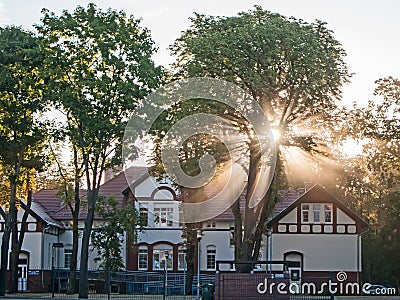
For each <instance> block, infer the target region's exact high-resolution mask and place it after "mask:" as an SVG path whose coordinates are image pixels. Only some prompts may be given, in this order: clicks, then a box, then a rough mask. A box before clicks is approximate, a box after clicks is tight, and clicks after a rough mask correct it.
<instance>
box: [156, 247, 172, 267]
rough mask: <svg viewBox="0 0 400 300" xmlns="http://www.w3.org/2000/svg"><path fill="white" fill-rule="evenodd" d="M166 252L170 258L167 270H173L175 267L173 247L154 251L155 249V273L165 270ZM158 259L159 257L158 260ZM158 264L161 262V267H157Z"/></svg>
mask: <svg viewBox="0 0 400 300" xmlns="http://www.w3.org/2000/svg"><path fill="white" fill-rule="evenodd" d="M165 252H168V258H167V261H166V263H167V270H168V271H170V270H173V267H174V257H173V256H174V255H173V254H174V253H173V249H172V247H171V249H162V248H160V249H154V248H153V253H152V255H153V270H155V271H162V270H165ZM156 257H158V258H157V259H156ZM156 262H159V266H158V267H157V266H156Z"/></svg>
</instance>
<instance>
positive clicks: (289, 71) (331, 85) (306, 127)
mask: <svg viewBox="0 0 400 300" xmlns="http://www.w3.org/2000/svg"><path fill="white" fill-rule="evenodd" d="M191 21H192V24H191V27H190V28H189V29H188V30H186V31H184V32H183V33H182V35H181V37H180V38H179V39H177V40H176V41H175V43H174V44H173V45H172V46H171V49H172V52H173V54H175V55H176V56H177V61H176V63H175V65H174V67H175V74H176V77H178V78H181V77H189V76H190V77H192V76H209V77H215V78H219V79H224V80H227V81H229V82H232V83H234V84H237V85H238V86H240V87H241V88H243V89H244V90H245V91H247V92H248V93H249V94H250V95H251V96H252V97H253V99H254V100H256V101H257V102H258V103H259V104H260V105H261V106H262V108H263V109H264V112H265V114H266V115H267V116H268V118H269V121H270V123H271V125H272V127H274V128H275V129H276V130H277V132H279V134H280V136H281V138H280V139H277V146H278V151H279V153H278V158H280V159H282V155H281V151H282V150H283V149H285V148H287V147H291V146H296V147H299V148H300V149H302V150H304V151H307V152H316V151H322V150H319V149H318V146H321V145H322V144H323V143H322V141H323V140H324V138H325V137H326V136H325V133H326V130H327V129H326V128H325V129H323V126H325V125H328V124H329V122H327V121H328V120H329V118H330V116H331V115H332V114H334V113H335V112H336V108H337V107H336V100H338V99H340V94H341V87H342V84H343V83H345V82H347V81H348V79H349V77H350V75H349V73H348V70H347V67H346V64H345V62H344V56H345V51H344V50H343V48H342V47H341V44H340V43H339V42H338V41H337V40H336V39H335V38H334V36H333V34H332V32H331V31H330V30H329V29H328V28H327V27H326V24H325V23H323V22H320V21H316V22H315V23H307V22H305V21H303V20H299V19H295V18H293V17H291V18H287V17H284V16H282V15H279V14H275V13H271V12H269V11H265V10H263V9H262V8H260V7H255V9H253V10H250V11H248V12H242V13H239V15H238V16H234V17H209V16H204V15H199V14H196V15H195V16H194V17H193V18H192V19H191ZM220 114H221V115H223V114H224V113H223V111H221V112H220ZM229 122H230V123H231V124H242V125H243V122H240V117H239V118H236V119H235V118H232V114H229ZM244 126H246V124H244ZM242 129H243V127H242ZM245 131H247V132H248V133H250V134H248V138H249V140H248V147H247V149H245V150H244V151H246V153H247V155H248V158H249V172H248V185H247V190H246V197H245V198H246V200H245V201H246V204H245V207H244V209H241V207H240V205H239V201H237V202H236V204H234V205H233V207H232V208H233V212H234V215H235V228H236V230H235V233H236V234H235V258H236V260H238V261H255V260H257V258H258V254H259V249H260V246H261V238H262V233H263V232H264V228H265V223H266V220H267V218H268V214H269V212H270V211H271V210H272V208H273V206H274V204H275V202H276V188H277V186H278V184H279V182H278V180H277V179H278V178H277V174H278V173H280V172H281V171H282V170H281V168H277V170H276V174H275V179H274V181H273V184H272V185H271V188H270V189H269V191H268V192H267V193H266V195H265V197H264V198H263V200H262V201H261V203H260V205H258V206H256V207H253V208H252V207H251V205H250V204H249V200H250V198H251V197H250V196H251V194H252V191H253V189H254V185H255V180H256V179H257V178H258V175H257V172H258V170H259V168H260V162H259V161H258V159H259V156H260V153H258V152H257V141H256V140H252V139H251V136H252V135H251V131H252V128H251V126H249V127H248V128H247V129H245ZM283 159H284V158H283ZM281 165H282V164H281V162H279V161H278V166H281ZM241 228H243V231H242V230H241ZM238 269H239V270H242V271H249V270H250V268H249V266H242V267H241V266H238Z"/></svg>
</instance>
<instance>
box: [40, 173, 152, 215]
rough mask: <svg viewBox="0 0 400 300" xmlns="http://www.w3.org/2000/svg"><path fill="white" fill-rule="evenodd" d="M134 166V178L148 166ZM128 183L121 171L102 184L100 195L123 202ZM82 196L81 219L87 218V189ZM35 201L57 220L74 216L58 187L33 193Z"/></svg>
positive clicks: (81, 193)
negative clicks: (65, 203) (123, 192)
mask: <svg viewBox="0 0 400 300" xmlns="http://www.w3.org/2000/svg"><path fill="white" fill-rule="evenodd" d="M131 168H134V169H133V170H130V173H129V174H130V176H131V178H132V176H133V177H135V176H136V178H137V177H139V176H140V175H142V174H143V173H144V172H145V170H146V168H145V167H139V166H138V167H131ZM127 185H128V183H127V181H126V178H125V173H124V172H120V173H119V174H117V175H116V176H114V177H113V178H111V179H110V180H108V181H107V182H105V183H104V184H102V185H101V187H100V190H99V195H101V196H105V197H114V199H115V200H118V201H119V202H120V203H121V204H122V200H123V198H124V196H123V194H122V190H124V189H125V188H126V187H127ZM80 197H81V209H80V213H79V217H78V218H79V219H85V218H86V213H87V210H86V205H85V204H86V203H85V197H86V190H83V189H82V190H80ZM33 201H34V202H37V203H38V204H40V206H41V207H43V209H44V211H45V212H46V213H47V214H48V215H49V216H50V217H51V218H53V219H55V220H70V219H71V218H72V214H71V211H70V209H69V208H68V207H67V206H65V205H64V203H63V201H62V199H61V197H60V191H59V190H58V189H42V190H40V191H38V192H37V193H35V194H34V195H33Z"/></svg>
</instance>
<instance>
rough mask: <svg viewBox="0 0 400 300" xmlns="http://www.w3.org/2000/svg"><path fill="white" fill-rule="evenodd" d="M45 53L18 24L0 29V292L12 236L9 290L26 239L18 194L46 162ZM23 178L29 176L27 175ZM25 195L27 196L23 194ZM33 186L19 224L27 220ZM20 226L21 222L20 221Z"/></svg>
mask: <svg viewBox="0 0 400 300" xmlns="http://www.w3.org/2000/svg"><path fill="white" fill-rule="evenodd" d="M42 62H43V53H42V52H41V48H40V46H39V42H38V39H37V38H36V37H35V36H34V35H33V34H32V33H30V32H28V31H24V30H22V29H21V28H18V27H13V26H11V27H4V28H0V73H1V77H0V164H1V165H2V170H3V172H4V174H6V176H7V178H8V181H9V198H8V199H7V207H8V210H7V211H4V210H3V208H2V207H0V213H1V215H2V217H3V218H4V219H5V225H6V226H5V230H4V233H3V237H2V244H1V268H0V295H4V292H5V284H6V272H7V266H8V255H9V251H8V250H9V243H10V237H11V250H12V251H11V261H10V269H11V277H10V278H11V281H10V288H9V289H10V292H16V291H17V289H18V257H19V253H20V250H21V247H22V242H23V239H24V228H25V227H24V226H21V230H20V231H19V230H18V226H17V209H18V207H20V203H19V201H20V200H21V198H19V197H18V193H21V191H22V186H23V183H24V181H25V179H26V178H27V181H28V183H29V182H30V178H29V174H30V170H32V169H37V170H38V169H40V168H41V167H42V166H43V164H44V162H45V159H44V152H43V151H44V148H45V141H46V139H47V134H46V132H47V129H46V126H45V124H44V123H43V122H41V121H40V114H41V113H42V112H43V111H45V107H46V103H45V101H44V100H43V96H42V89H43V79H42V78H41V76H40V74H41V70H42ZM26 176H27V177H26ZM24 198H25V199H26V197H24ZM31 199H32V198H31V188H30V184H28V197H27V204H28V207H25V214H24V216H23V219H22V222H26V219H27V216H28V211H29V203H30V201H31ZM22 225H23V224H22Z"/></svg>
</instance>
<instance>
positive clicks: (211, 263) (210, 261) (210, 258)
mask: <svg viewBox="0 0 400 300" xmlns="http://www.w3.org/2000/svg"><path fill="white" fill-rule="evenodd" d="M216 255H217V248H216V247H215V246H213V245H209V246H207V270H215V261H216Z"/></svg>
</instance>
